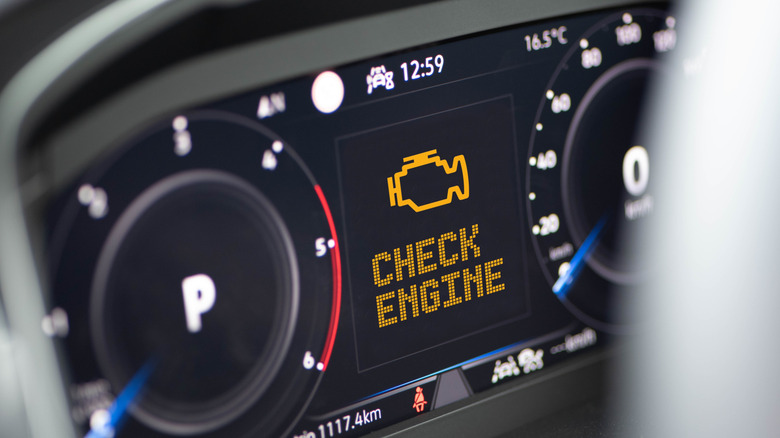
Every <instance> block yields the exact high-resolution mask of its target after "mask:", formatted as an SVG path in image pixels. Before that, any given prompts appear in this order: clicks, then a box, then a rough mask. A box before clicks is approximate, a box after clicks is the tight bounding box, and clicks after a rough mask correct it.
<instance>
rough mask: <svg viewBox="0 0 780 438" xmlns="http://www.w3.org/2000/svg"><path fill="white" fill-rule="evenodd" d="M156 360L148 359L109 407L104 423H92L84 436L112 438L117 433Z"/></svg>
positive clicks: (87, 437)
mask: <svg viewBox="0 0 780 438" xmlns="http://www.w3.org/2000/svg"><path fill="white" fill-rule="evenodd" d="M153 368H154V361H151V360H150V361H148V362H147V363H146V364H145V365H144V366H143V367H141V369H140V370H138V371H137V372H136V373H135V375H134V376H133V378H132V379H130V382H128V383H127V385H126V386H125V389H123V390H122V392H120V393H119V395H118V396H117V397H116V399H115V400H114V403H113V404H112V405H111V406H110V407H109V408H108V415H109V417H108V418H107V419H106V421H105V422H102V424H92V425H91V429H90V431H89V432H88V433H87V434H86V435H85V436H84V438H112V437H114V435H115V434H116V430H117V428H118V427H119V426H120V424H121V423H122V421H123V420H124V418H125V414H126V413H127V409H128V408H129V407H130V405H131V404H132V403H133V402H134V401H135V399H136V397H138V394H139V393H140V392H141V390H142V389H143V387H144V385H145V384H146V381H147V380H148V379H149V376H150V375H151V374H152V369H153Z"/></svg>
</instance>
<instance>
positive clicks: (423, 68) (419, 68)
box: [401, 54, 444, 82]
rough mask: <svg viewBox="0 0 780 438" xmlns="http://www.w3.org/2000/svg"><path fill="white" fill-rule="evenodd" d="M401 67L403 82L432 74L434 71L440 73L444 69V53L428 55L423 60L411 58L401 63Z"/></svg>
mask: <svg viewBox="0 0 780 438" xmlns="http://www.w3.org/2000/svg"><path fill="white" fill-rule="evenodd" d="M401 69H402V70H403V71H404V81H405V82H408V81H409V80H415V79H420V78H424V77H427V76H433V74H434V73H441V72H442V70H444V55H442V54H438V55H436V56H428V57H426V58H425V60H424V61H418V60H416V59H413V60H411V61H409V62H408V63H407V62H404V63H403V64H401Z"/></svg>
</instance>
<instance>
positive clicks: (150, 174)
mask: <svg viewBox="0 0 780 438" xmlns="http://www.w3.org/2000/svg"><path fill="white" fill-rule="evenodd" d="M69 202H70V205H69V206H68V207H67V208H66V209H65V210H64V211H65V213H64V214H63V216H62V217H61V218H60V219H59V221H58V225H57V228H56V231H55V234H54V236H53V242H54V243H55V245H53V247H54V250H53V254H52V255H53V257H54V259H55V261H54V263H53V264H54V266H55V270H54V272H53V278H54V279H55V281H54V283H53V284H54V285H55V291H54V293H55V296H54V300H55V301H56V303H57V305H58V306H60V307H62V308H63V309H65V311H67V313H68V315H70V320H71V321H72V322H71V325H72V326H73V327H72V330H71V334H70V335H69V336H68V338H67V339H66V342H69V343H70V344H71V349H70V351H71V352H77V353H76V354H79V355H80V356H79V357H75V358H73V360H74V362H75V363H77V364H79V366H78V367H77V369H75V370H74V372H75V373H76V375H77V379H78V381H83V382H95V381H101V380H103V381H106V382H108V384H109V385H110V394H107V397H111V396H112V394H114V395H115V394H118V393H119V392H120V391H122V390H123V388H125V387H126V386H127V385H128V384H129V383H130V382H134V381H135V382H137V378H134V376H138V375H139V370H144V371H143V373H141V374H144V375H147V376H146V377H145V378H144V379H143V382H142V383H141V384H139V385H140V386H141V387H140V388H139V389H138V390H137V391H135V393H137V396H136V397H135V398H136V399H135V400H133V401H132V403H131V404H129V413H130V414H131V415H132V418H133V420H132V421H130V422H128V423H127V424H126V425H125V426H124V427H123V430H122V432H123V433H122V436H172V435H177V436H182V435H183V436H211V435H213V434H220V436H236V437H240V436H266V435H267V436H276V435H279V434H281V433H283V432H284V430H285V428H286V427H288V426H289V425H290V424H292V423H293V421H294V420H295V417H296V415H298V413H299V412H301V411H302V410H303V408H304V404H305V403H307V400H308V399H309V398H310V397H309V394H310V393H312V392H313V391H314V389H315V387H316V386H317V384H318V382H319V380H320V376H321V375H322V373H321V371H323V370H324V369H325V368H326V367H327V364H328V361H329V357H330V352H331V349H332V347H333V340H334V337H335V330H336V327H337V323H338V309H339V305H340V293H341V291H340V288H341V285H340V275H341V274H340V266H339V253H338V245H337V239H336V235H335V228H334V226H333V219H332V217H331V215H330V211H329V208H328V204H327V202H326V200H325V197H324V195H323V192H322V190H321V189H320V187H319V185H318V184H317V182H316V181H315V180H314V178H313V176H312V175H311V173H310V172H309V170H308V168H307V167H306V165H305V163H303V161H302V160H301V159H300V158H299V156H298V155H297V154H296V153H295V151H294V150H293V149H292V147H291V146H290V145H289V144H287V143H285V142H284V140H282V139H281V138H279V137H278V136H276V135H275V134H274V133H273V132H271V131H270V130H268V129H266V128H265V127H263V126H261V125H259V124H257V123H255V122H253V121H251V120H247V119H243V118H241V117H238V116H235V115H231V114H228V113H222V112H217V111H200V112H193V113H191V114H186V115H180V116H177V117H175V118H174V119H173V120H172V123H171V124H169V125H167V126H165V127H162V128H160V129H157V130H156V131H154V132H152V133H151V134H149V135H147V136H144V137H143V138H141V139H139V140H138V141H136V142H133V143H132V144H130V145H128V146H126V147H125V148H123V149H122V150H121V152H120V153H119V154H118V155H117V156H115V157H114V158H113V159H109V160H107V161H106V163H105V164H104V165H103V166H98V167H96V168H95V169H94V170H93V171H90V172H88V173H87V174H86V175H85V177H84V179H83V180H82V181H81V182H80V183H79V184H78V185H77V186H76V187H74V191H73V194H72V196H71V199H70V201H69ZM85 346H89V348H88V349H87V348H85ZM131 386H132V385H131ZM93 426H94V425H93ZM110 426H111V427H114V426H116V425H110Z"/></svg>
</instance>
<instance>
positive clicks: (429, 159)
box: [387, 149, 469, 213]
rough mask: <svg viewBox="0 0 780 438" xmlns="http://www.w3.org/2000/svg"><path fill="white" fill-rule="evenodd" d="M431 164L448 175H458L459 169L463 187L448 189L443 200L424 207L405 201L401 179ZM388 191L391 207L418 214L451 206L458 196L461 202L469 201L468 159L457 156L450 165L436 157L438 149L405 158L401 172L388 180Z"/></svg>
mask: <svg viewBox="0 0 780 438" xmlns="http://www.w3.org/2000/svg"><path fill="white" fill-rule="evenodd" d="M429 164H433V165H436V167H441V168H443V169H444V173H445V174H446V175H450V174H453V173H456V172H457V171H458V169H460V171H461V174H462V176H463V184H462V187H461V186H458V185H454V186H450V187H449V188H448V189H447V194H446V195H445V196H444V197H443V198H441V199H439V200H437V201H433V202H427V203H423V204H422V205H419V204H417V203H416V202H415V201H414V200H412V199H404V196H403V193H402V189H401V178H403V177H405V176H407V175H408V174H409V171H410V170H412V169H415V168H418V167H423V166H427V165H429ZM387 190H388V192H389V194H390V206H391V207H395V206H398V207H404V206H409V207H410V208H411V209H412V210H414V211H415V212H417V213H419V212H421V211H425V210H430V209H432V208H436V207H441V206H442V205H447V204H450V203H452V201H453V199H454V197H456V196H457V198H458V199H459V200H461V201H462V200H464V199H468V197H469V172H468V169H467V168H466V157H464V156H463V155H457V156H455V157H453V158H452V164H449V163H447V161H446V160H443V159H442V158H440V157H439V156H438V155H436V149H433V150H430V151H426V152H421V153H419V154H415V155H411V156H409V157H405V158H404V165H403V166H401V171H400V172H396V173H395V174H394V175H393V176H392V177H390V178H387Z"/></svg>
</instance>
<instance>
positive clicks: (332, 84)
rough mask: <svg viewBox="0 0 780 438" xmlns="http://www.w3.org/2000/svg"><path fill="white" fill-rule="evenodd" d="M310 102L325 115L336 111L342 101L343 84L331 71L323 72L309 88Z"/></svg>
mask: <svg viewBox="0 0 780 438" xmlns="http://www.w3.org/2000/svg"><path fill="white" fill-rule="evenodd" d="M311 100H312V102H314V106H315V107H317V109H318V110H319V111H320V112H322V113H325V114H330V113H332V112H333V111H336V110H337V109H339V107H340V106H341V102H342V101H343V100H344V83H343V82H341V78H340V77H339V75H337V74H336V73H333V72H332V71H324V72H322V73H320V74H319V76H317V79H315V80H314V84H313V85H312V86H311Z"/></svg>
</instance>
